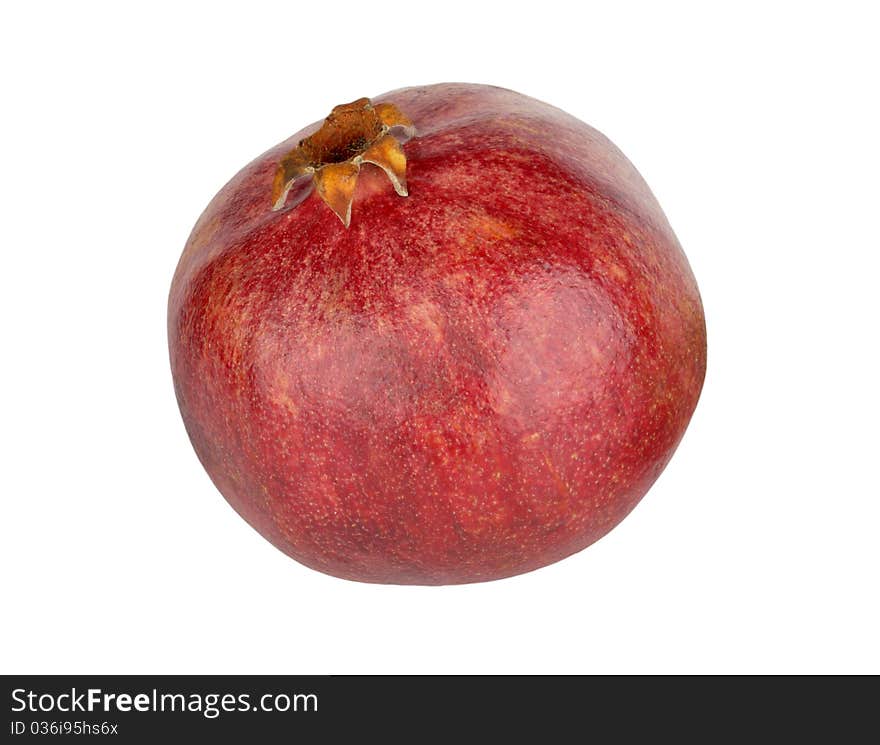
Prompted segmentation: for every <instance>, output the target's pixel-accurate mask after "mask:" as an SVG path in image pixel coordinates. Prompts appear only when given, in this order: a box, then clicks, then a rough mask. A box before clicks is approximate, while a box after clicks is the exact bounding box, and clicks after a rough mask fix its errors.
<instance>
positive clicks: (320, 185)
mask: <svg viewBox="0 0 880 745" xmlns="http://www.w3.org/2000/svg"><path fill="white" fill-rule="evenodd" d="M394 127H400V128H402V131H403V133H404V134H405V135H406V136H407V137H412V136H414V135H415V127H414V126H413V123H412V122H411V121H410V119H409V117H407V116H406V115H405V114H404V113H402V112H401V111H400V110H399V109H398V108H397V107H396V106H395V105H394V104H390V103H378V104H376V105H375V106H374V105H373V104H372V103H371V102H370V99H369V98H359V99H358V100H357V101H354V102H353V103H348V104H343V105H342V106H337V107H336V108H334V109H333V111H331V112H330V116H328V117H327V118H326V119H325V120H324V124H323V125H322V126H321V128H320V129H319V130H318V131H317V132H315V133H314V134H312V135H310V136H309V137H306V138H305V139H303V140H300V143H299V145H297V146H296V147H295V148H294V149H293V150H291V151H290V152H289V153H288V154H287V155H285V156H284V157H283V158H282V159H281V161H280V162H279V163H278V168H277V170H276V171H275V181H274V183H273V185H272V204H273V207H272V209H273V210H280V209H281V208H282V207H283V206H284V204H285V202H286V201H287V195H288V193H289V192H290V188H291V187H292V186H293V184H294V182H295V181H296V180H297V179H300V178H305V177H309V178H311V179H312V180H313V182H314V184H315V188H316V190H317V192H318V195H319V196H320V197H321V199H323V200H324V202H325V203H326V204H327V206H329V207H330V209H332V210H333V211H334V212H335V213H336V215H337V216H338V217H339V219H340V220H342V223H343V225H345V227H346V228H347V227H348V225H349V222H350V221H351V201H352V198H353V197H354V190H355V186H356V185H357V177H358V173H359V172H360V167H361V164H363V163H372V164H373V165H376V166H379V168H381V169H382V170H383V171H385V173H386V174H387V176H388V179H389V180H390V181H391V184H392V185H393V186H394V190H395V191H396V192H397V193H398V194H399V195H400V196H402V197H405V196H407V194H408V192H407V188H406V155H405V154H404V152H403V148H402V147H401V146H400V142H398V140H397V138H395V136H394V135H393V134H390V130H391V129H393V128H394Z"/></svg>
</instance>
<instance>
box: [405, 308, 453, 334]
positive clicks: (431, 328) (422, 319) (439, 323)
mask: <svg viewBox="0 0 880 745" xmlns="http://www.w3.org/2000/svg"><path fill="white" fill-rule="evenodd" d="M409 317H410V319H411V320H412V321H413V323H415V324H417V325H418V326H421V327H422V328H424V329H425V330H426V331H427V332H428V333H429V334H430V335H431V338H432V339H433V340H434V341H435V342H437V343H438V344H440V343H441V342H442V341H443V339H444V326H445V322H444V319H443V315H442V313H441V312H440V309H439V308H438V307H437V306H436V305H434V304H433V303H428V302H425V303H419V304H418V305H413V306H411V307H410V309H409Z"/></svg>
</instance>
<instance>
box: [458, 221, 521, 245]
mask: <svg viewBox="0 0 880 745" xmlns="http://www.w3.org/2000/svg"><path fill="white" fill-rule="evenodd" d="M470 223H471V225H470V227H471V228H472V229H473V231H474V233H476V234H477V235H478V236H480V237H481V238H486V239H488V240H490V241H504V240H509V239H511V238H513V237H515V236H516V235H517V233H518V232H519V231H517V230H515V229H514V228H513V227H512V226H511V225H509V224H508V223H506V222H504V221H503V220H499V219H497V218H495V217H492V216H490V215H480V216H476V217H474V219H472V220H471V221H470Z"/></svg>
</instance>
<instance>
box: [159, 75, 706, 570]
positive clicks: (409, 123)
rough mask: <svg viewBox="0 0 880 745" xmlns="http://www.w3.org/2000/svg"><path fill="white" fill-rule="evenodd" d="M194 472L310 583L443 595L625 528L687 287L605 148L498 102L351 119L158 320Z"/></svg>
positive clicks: (666, 384) (654, 214)
mask: <svg viewBox="0 0 880 745" xmlns="http://www.w3.org/2000/svg"><path fill="white" fill-rule="evenodd" d="M168 334H169V343H170V356H171V367H172V373H173V378H174V385H175V390H176V395H177V399H178V402H179V405H180V410H181V413H182V415H183V420H184V423H185V425H186V429H187V431H188V433H189V436H190V439H191V440H192V443H193V446H194V448H195V450H196V452H197V454H198V456H199V458H200V459H201V462H202V463H203V465H204V467H205V468H206V469H207V471H208V473H209V474H210V476H211V478H212V480H213V481H214V483H215V484H216V486H217V488H218V489H219V490H220V492H221V493H222V494H223V495H224V497H225V498H226V499H227V500H228V501H229V503H230V504H231V505H232V506H233V507H234V508H235V510H236V511H237V512H238V513H239V514H240V515H241V516H242V517H244V519H245V520H247V521H248V522H249V523H250V524H251V525H252V526H253V527H254V528H256V530H258V531H259V532H260V533H261V534H262V535H263V536H265V537H266V538H267V539H268V540H269V541H271V542H272V543H273V544H274V545H275V546H277V547H278V548H279V549H281V550H282V551H284V552H285V553H287V554H288V555H290V556H291V557H293V558H294V559H296V560H297V561H300V562H302V563H303V564H305V565H307V566H309V567H312V568H314V569H317V570H320V571H322V572H326V573H329V574H332V575H335V576H338V577H344V578H347V579H353V580H361V581H365V582H384V583H399V584H448V583H463V582H478V581H483V580H492V579H498V578H501V577H507V576H510V575H515V574H518V573H521V572H526V571H529V570H532V569H536V568H538V567H541V566H544V565H547V564H549V563H551V562H555V561H557V560H559V559H562V558H564V557H566V556H569V555H570V554H573V553H575V552H577V551H580V550H581V549H583V548H584V547H586V546H588V545H589V544H591V543H593V542H594V541H596V540H597V539H598V538H600V537H601V536H603V535H604V534H606V533H607V532H608V531H609V530H611V529H612V528H613V527H614V526H615V525H617V523H619V522H620V521H621V520H622V519H623V518H624V517H625V516H626V515H627V513H629V511H630V510H631V509H632V508H633V507H634V506H635V505H636V503H637V502H638V501H639V500H640V499H641V497H642V496H643V495H644V494H645V492H646V491H647V490H648V488H649V487H650V486H651V484H652V483H653V482H654V480H655V479H656V478H657V477H658V475H659V474H660V472H661V471H662V470H663V468H664V466H665V465H666V463H667V462H668V461H669V459H670V457H671V456H672V453H673V451H674V450H675V448H676V446H677V445H678V443H679V441H680V439H681V437H682V435H683V433H684V431H685V428H686V427H687V424H688V422H689V420H690V417H691V414H692V413H693V411H694V407H695V406H696V403H697V399H698V397H699V394H700V390H701V387H702V383H703V376H704V372H705V364H706V333H705V323H704V318H703V310H702V306H701V302H700V296H699V293H698V291H697V285H696V282H695V280H694V277H693V275H692V273H691V270H690V267H689V266H688V263H687V260H686V258H685V256H684V254H683V253H682V250H681V248H680V246H679V244H678V241H677V240H676V238H675V235H674V234H673V232H672V230H671V228H670V227H669V224H668V222H667V220H666V218H665V216H664V214H663V212H662V211H661V209H660V206H659V205H658V204H657V201H656V200H655V198H654V196H653V195H652V194H651V192H650V190H649V189H648V187H647V186H646V185H645V183H644V181H643V180H642V178H641V177H640V176H639V174H638V172H637V171H636V170H635V168H634V167H633V166H632V165H631V164H630V163H629V161H628V160H627V159H626V158H625V157H624V156H623V154H622V153H621V152H620V151H619V150H618V149H617V148H616V147H615V146H614V145H613V144H612V143H611V142H609V141H608V140H607V139H606V138H605V137H604V136H602V135H601V134H600V133H599V132H597V131H596V130H594V129H592V128H590V127H589V126H587V125H586V124H584V123H582V122H580V121H578V120H577V119H575V118H573V117H571V116H569V115H567V114H565V113H564V112H562V111H560V110H559V109H556V108H553V107H552V106H549V105H547V104H544V103H541V102H539V101H536V100H534V99H531V98H527V97H525V96H522V95H519V94H517V93H514V92H512V91H509V90H504V89H500V88H495V87H490V86H480V85H464V84H443V85H433V86H426V87H416V88H407V89H402V90H397V91H394V92H391V93H388V94H385V95H382V96H379V97H377V98H375V99H374V100H372V101H370V100H368V99H360V100H358V101H355V102H354V103H352V104H347V105H343V106H338V107H336V108H335V109H334V110H333V112H332V113H331V114H330V116H329V117H328V118H327V119H326V120H325V121H324V122H323V123H316V124H313V125H312V126H310V127H307V128H306V129H304V130H303V131H301V132H299V133H298V134H296V135H294V136H293V137H291V138H290V139H289V140H287V141H286V142H283V143H281V144H280V145H278V146H277V147H274V148H272V149H271V150H269V151H268V152H266V153H265V154H264V155H261V156H260V157H259V158H257V159H256V160H254V161H253V162H252V163H251V164H250V165H248V166H246V167H245V168H244V169H243V170H241V171H240V172H239V173H238V174H237V175H236V176H235V177H234V178H233V179H232V180H231V181H230V182H229V183H228V184H227V185H226V186H225V187H224V188H223V189H222V190H221V191H220V192H219V194H217V196H216V197H215V198H214V199H213V201H212V202H211V203H210V204H209V205H208V207H207V209H206V210H205V212H204V214H203V215H202V216H201V218H200V219H199V220H198V222H197V224H196V226H195V228H194V229H193V231H192V234H191V236H190V238H189V241H188V242H187V244H186V247H185V249H184V251H183V255H182V256H181V258H180V262H179V265H178V267H177V271H176V273H175V275H174V279H173V282H172V286H171V293H170V298H169V311H168Z"/></svg>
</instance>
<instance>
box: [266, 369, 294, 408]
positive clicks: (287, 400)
mask: <svg viewBox="0 0 880 745" xmlns="http://www.w3.org/2000/svg"><path fill="white" fill-rule="evenodd" d="M269 398H270V400H271V401H272V402H273V403H276V404H278V405H279V406H281V407H283V408H285V409H287V410H288V411H289V412H290V413H291V414H292V415H293V416H297V415H298V414H299V407H298V406H297V405H296V402H295V401H294V400H293V398H291V396H290V378H289V377H288V376H287V374H286V373H284V372H283V371H281V370H279V371H278V372H277V373H276V375H275V380H273V381H272V389H271V391H270V392H269Z"/></svg>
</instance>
